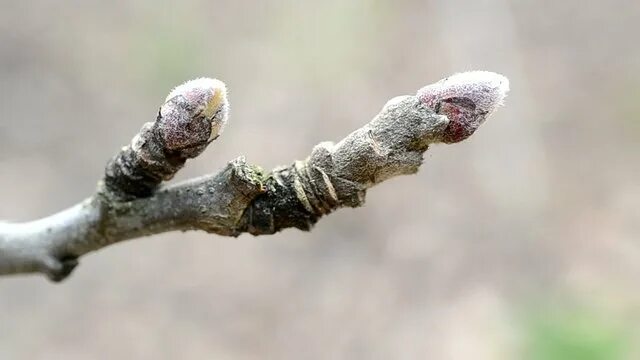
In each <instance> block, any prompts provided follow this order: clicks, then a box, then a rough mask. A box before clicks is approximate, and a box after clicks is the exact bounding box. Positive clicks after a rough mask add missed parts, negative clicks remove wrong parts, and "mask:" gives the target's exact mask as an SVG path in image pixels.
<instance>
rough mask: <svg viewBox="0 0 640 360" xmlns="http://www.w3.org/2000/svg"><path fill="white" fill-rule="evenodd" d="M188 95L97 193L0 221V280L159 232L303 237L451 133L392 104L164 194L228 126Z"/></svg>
mask: <svg viewBox="0 0 640 360" xmlns="http://www.w3.org/2000/svg"><path fill="white" fill-rule="evenodd" d="M199 90H202V89H199ZM205 90H207V89H205ZM214 93H215V92H214ZM198 94H200V93H198ZM191 95H192V94H191ZM191 95H189V94H187V95H185V96H184V97H180V96H178V97H177V98H176V97H174V98H171V99H168V100H167V102H166V103H165V105H163V109H164V108H165V107H169V108H170V110H171V111H172V112H167V111H163V110H162V109H161V111H160V114H159V116H158V119H157V120H156V122H155V123H148V124H145V126H144V127H143V128H142V130H141V132H140V133H139V134H138V135H136V137H135V138H134V139H133V141H132V144H131V145H129V146H127V147H125V148H123V149H122V150H121V151H120V152H119V153H118V154H117V155H116V156H115V157H114V159H113V160H112V161H110V162H109V163H108V165H107V168H106V172H105V178H104V179H103V180H102V181H101V182H100V183H99V185H98V190H97V192H96V194H95V195H93V196H92V197H90V198H88V199H86V200H85V201H83V202H81V203H80V204H78V205H76V206H73V207H71V208H69V209H67V210H64V211H62V212H60V213H58V214H55V215H52V216H50V217H47V218H44V219H41V220H36V221H33V222H27V223H22V224H9V223H0V275H7V274H20V273H36V272H40V273H43V274H46V275H47V276H48V277H49V278H50V279H51V280H54V281H60V280H62V279H64V278H65V277H66V276H68V275H69V273H70V272H71V271H72V270H73V269H74V267H75V266H76V265H77V264H78V258H79V257H80V256H82V255H84V254H87V253H89V252H91V251H95V250H98V249H100V248H103V247H105V246H108V245H110V244H113V243H117V242H119V241H123V240H128V239H133V238H138V237H142V236H147V235H152V234H157V233H162V232H166V231H174V230H182V231H186V230H203V231H206V232H210V233H215V234H219V235H225V236H238V235H239V234H241V233H244V232H248V233H251V234H253V235H264V234H273V233H275V232H278V231H280V230H282V229H285V228H290V227H295V228H298V229H301V230H310V229H311V227H312V226H313V224H314V223H316V222H317V221H318V219H320V217H322V216H323V215H325V214H329V213H330V212H332V211H334V210H335V209H338V208H340V207H358V206H361V205H362V204H363V203H364V199H365V194H366V190H367V189H368V188H370V187H371V186H373V185H375V184H377V183H379V182H382V181H384V180H386V179H389V178H391V177H393V176H397V175H403V174H412V173H415V172H416V171H417V170H418V167H419V166H420V164H421V163H422V158H423V153H424V152H425V151H426V150H427V149H428V147H429V145H430V144H432V143H437V142H443V141H444V140H445V139H450V132H451V131H452V129H453V127H452V125H454V124H452V121H451V120H450V116H449V117H447V116H444V115H440V114H438V113H436V112H435V111H434V109H433V107H432V106H430V105H429V104H428V103H426V102H425V101H422V100H421V98H420V96H402V97H397V98H394V99H392V100H391V101H389V102H388V103H387V104H386V105H385V106H384V108H383V109H382V111H381V112H380V113H379V114H378V115H377V116H376V117H375V118H374V119H373V120H372V121H371V122H370V123H368V124H366V125H365V126H363V127H362V128H360V129H357V130H356V131H354V132H352V133H351V134H349V135H348V136H347V137H345V138H344V139H343V140H341V141H340V142H338V143H336V144H333V143H330V142H323V143H320V144H318V145H317V146H315V147H314V148H313V150H312V152H311V154H310V156H309V157H308V158H307V159H306V160H303V161H296V162H294V163H293V164H291V165H289V166H286V167H281V168H277V169H274V170H273V171H271V172H269V173H264V172H263V171H262V170H261V169H260V168H259V167H256V166H252V165H248V164H246V162H245V160H244V158H242V157H241V158H238V159H236V160H234V161H232V162H230V163H229V164H228V165H227V166H226V167H225V168H224V169H223V170H222V171H220V172H219V173H217V174H215V175H208V176H204V177H202V178H198V179H194V180H191V181H188V182H185V183H181V184H177V185H172V186H166V187H162V186H160V183H161V181H163V180H166V179H169V178H171V177H172V176H173V174H175V172H176V171H178V170H179V169H180V167H182V165H183V164H184V162H185V161H186V159H188V158H191V157H195V156H197V155H198V154H200V153H201V152H202V151H203V150H204V148H205V147H206V146H207V145H208V144H209V143H210V142H211V141H212V140H213V139H215V137H216V136H217V132H218V131H219V128H216V127H215V125H216V124H218V123H220V122H222V123H223V122H224V120H226V118H222V117H226V109H227V106H228V105H227V103H226V98H225V101H222V102H216V103H215V106H216V108H215V109H210V107H211V104H212V102H211V98H206V99H204V100H202V99H200V98H198V99H195V98H194V97H193V96H191ZM454 95H455V94H454ZM190 96H191V97H190ZM194 99H195V100H194ZM500 100H501V99H500ZM203 104H204V105H203ZM200 105H202V106H200ZM203 109H205V111H203ZM214 110H215V111H214ZM436 110H437V109H436ZM216 117H218V118H216ZM482 120H483V119H482ZM453 130H455V129H453ZM213 132H216V134H213ZM214 135H215V136H214Z"/></svg>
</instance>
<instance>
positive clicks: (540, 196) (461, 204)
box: [0, 0, 640, 360]
mask: <svg viewBox="0 0 640 360" xmlns="http://www.w3.org/2000/svg"><path fill="white" fill-rule="evenodd" d="M1 5H2V6H1V8H2V10H1V11H0V111H1V113H0V218H1V219H5V220H13V221H20V220H29V219H34V218H37V217H41V216H45V215H47V214H50V213H52V212H54V211H57V210H60V209H62V208H65V207H67V206H70V205H72V204H74V203H76V202H77V201H79V200H81V199H83V198H84V197H86V196H88V195H89V194H91V193H92V192H93V191H94V189H95V185H96V182H97V180H98V179H99V178H100V177H101V175H102V173H103V169H104V165H105V163H106V161H107V159H109V158H110V157H111V156H112V155H113V154H114V153H115V152H116V151H117V150H118V149H119V148H120V146H122V145H124V144H126V143H128V142H129V140H130V139H131V137H132V136H133V135H134V134H135V133H136V132H137V131H138V130H139V128H140V127H141V125H142V124H143V123H144V122H146V121H152V120H154V118H155V115H156V111H157V108H158V107H159V106H160V105H161V102H162V100H163V99H164V97H165V96H166V94H167V93H168V91H169V90H170V89H171V88H172V87H173V86H175V85H177V84H179V83H181V82H182V81H185V80H188V79H191V78H194V77H199V76H211V77H218V78H220V79H222V80H224V81H225V82H226V83H227V85H228V87H229V89H230V96H231V98H230V99H231V104H232V112H231V120H230V123H229V125H228V127H227V129H226V131H225V133H224V134H223V136H222V137H221V138H220V139H219V140H218V141H216V142H215V143H214V144H213V145H212V146H211V147H210V148H209V149H208V150H207V151H206V153H204V154H203V155H202V156H200V157H199V158H198V159H196V160H193V161H190V162H189V163H188V166H187V167H186V168H185V169H184V170H183V171H182V172H181V173H180V175H179V176H178V179H177V180H180V179H185V178H189V177H193V176H197V175H200V174H204V173H210V172H214V171H216V170H217V169H220V168H222V167H223V166H224V165H225V163H226V162H227V161H229V160H231V159H233V158H235V157H237V156H239V155H246V157H247V159H248V160H249V161H250V162H253V163H257V164H261V165H263V166H264V167H265V168H271V167H273V166H276V165H280V164H288V163H290V162H291V161H293V160H294V159H302V158H304V157H306V155H307V154H308V153H309V151H310V149H311V148H312V147H313V146H314V145H315V144H316V143H318V142H320V141H324V140H334V141H335V140H339V139H341V138H342V137H343V136H344V135H346V134H347V133H349V132H350V131H352V130H354V129H356V128H358V127H360V126H361V125H363V124H365V123H366V122H368V121H369V120H370V118H371V117H372V116H374V115H375V114H376V113H377V112H378V111H379V109H380V108H381V107H382V105H383V104H384V103H385V102H386V101H387V100H388V99H389V98H391V97H394V96H396V95H401V94H407V93H414V92H415V91H416V90H417V89H418V88H420V87H422V86H424V85H426V84H429V83H431V82H434V81H437V80H439V79H440V78H443V77H445V76H447V75H449V74H451V73H454V72H458V71H464V70H474V69H482V70H492V71H496V72H500V73H503V74H505V75H506V76H508V77H509V78H510V79H511V93H510V95H509V97H508V99H507V106H506V107H504V108H502V109H500V110H499V111H498V112H497V113H496V114H495V116H494V117H492V118H491V119H490V121H488V122H487V123H486V124H485V125H484V126H483V127H482V128H481V129H480V130H479V131H478V132H477V133H476V134H475V135H474V136H473V137H472V138H471V139H469V140H468V141H465V142H464V143H461V144H457V145H452V146H446V145H440V146H434V147H433V148H432V149H430V151H429V152H428V153H427V154H426V157H425V164H424V166H423V167H422V169H421V171H420V172H419V173H418V174H417V175H415V176H406V177H402V178H396V179H393V180H391V181H388V182H385V183H384V184H381V185H380V186H378V187H376V188H374V189H372V190H371V191H370V192H369V194H368V198H367V204H366V206H364V207H363V208H359V209H345V210H340V211H338V212H337V213H334V214H333V215H331V216H329V217H327V218H325V219H323V220H321V221H320V222H319V223H318V224H317V226H316V227H315V228H314V230H313V231H312V232H310V233H305V232H300V231H297V230H288V231H285V232H283V233H280V234H277V235H275V236H269V237H259V238H256V237H252V236H249V235H243V236H241V237H239V238H237V239H234V238H223V237H217V236H207V235H205V234H202V233H185V234H182V233H170V234H164V235H162V236H154V237H151V238H146V239H140V240H136V241H131V242H127V243H123V244H119V245H116V246H113V247H109V248H106V249H104V250H102V251H100V252H98V253H95V254H92V255H89V256H86V257H84V258H82V264H81V266H80V267H79V268H78V269H77V270H76V272H75V273H74V274H73V275H72V277H71V278H70V279H68V281H66V282H64V283H62V284H61V285H52V284H51V283H49V282H47V281H45V280H44V279H43V278H41V277H14V278H3V279H1V280H0V359H111V358H125V359H126V358H131V359H133V358H136V359H177V358H180V359H425V358H429V359H594V360H595V359H638V358H640V156H639V152H640V47H638V46H637V41H638V36H639V34H640V2H637V1H606V2H605V1H579V0H567V1H553V0H544V1H517V0H513V1H508V0H476V1H462V0H429V1H421V0H394V1H391V0H386V1H382V0H378V1H367V0H353V1H343V0H325V1H294V0H289V1H245V0H242V1H204V0H189V1H181V2H165V1H155V0H153V1H152V0H145V1H135V2H133V1H132V2H128V1H98V0H83V1H80V0H77V1H66V2H59V1H46V0H34V1H8V0H7V1H2V4H1Z"/></svg>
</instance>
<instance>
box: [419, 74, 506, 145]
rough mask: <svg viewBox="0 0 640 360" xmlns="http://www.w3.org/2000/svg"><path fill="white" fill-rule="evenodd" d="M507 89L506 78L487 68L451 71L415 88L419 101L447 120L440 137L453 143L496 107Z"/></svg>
mask: <svg viewBox="0 0 640 360" xmlns="http://www.w3.org/2000/svg"><path fill="white" fill-rule="evenodd" d="M508 91H509V80H508V79H507V78H506V77H505V76H503V75H500V74H496V73H494V72H490V71H469V72H463V73H458V74H454V75H452V76H450V77H448V78H445V79H442V80H440V81H438V82H436V83H433V84H431V85H427V86H425V87H423V88H422V89H420V90H418V93H417V96H418V98H419V99H420V101H421V102H422V103H424V104H425V105H427V106H428V107H429V108H431V109H432V110H433V111H435V112H436V113H438V114H442V115H445V116H447V118H448V119H449V121H450V123H449V126H448V128H447V130H446V131H445V133H444V136H443V139H442V141H443V142H445V143H456V142H459V141H462V140H464V139H466V138H468V137H469V136H471V135H472V134H473V133H474V132H475V131H476V130H477V129H478V127H479V126H480V125H481V124H482V123H483V122H484V121H485V120H486V119H487V117H489V116H490V115H491V114H492V113H493V112H494V111H495V110H496V109H497V108H498V107H500V106H501V105H503V102H504V98H505V97H506V95H507V92H508Z"/></svg>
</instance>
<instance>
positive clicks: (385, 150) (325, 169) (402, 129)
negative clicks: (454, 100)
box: [238, 96, 449, 235]
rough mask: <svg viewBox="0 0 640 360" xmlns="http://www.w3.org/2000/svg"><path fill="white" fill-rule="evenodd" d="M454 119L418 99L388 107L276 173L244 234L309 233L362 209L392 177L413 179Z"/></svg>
mask: <svg viewBox="0 0 640 360" xmlns="http://www.w3.org/2000/svg"><path fill="white" fill-rule="evenodd" d="M448 124H449V120H448V119H447V118H446V117H445V116H441V115H438V114H436V113H435V112H434V111H433V110H431V109H430V108H429V107H428V106H427V105H426V104H424V103H423V102H421V101H420V100H419V99H418V98H416V97H415V96H403V97H398V98H395V99H393V100H392V101H390V102H388V103H387V105H385V107H384V108H383V109H382V111H381V112H380V114H378V116H376V117H375V118H374V119H373V120H372V121H371V122H370V123H369V124H367V125H365V126H364V127H362V128H360V129H358V130H356V131H354V132H352V133H351V134H349V135H348V136H347V137H346V138H344V139H343V140H342V141H340V142H339V143H337V144H333V143H330V142H324V143H321V144H319V145H317V146H316V147H315V148H314V149H313V151H312V153H311V156H309V157H308V158H307V159H306V160H304V161H296V162H294V163H293V164H292V165H290V166H288V167H284V168H280V169H276V170H274V171H273V172H272V173H271V174H270V175H269V176H268V178H267V179H266V181H265V188H266V192H265V193H264V194H262V195H260V196H258V197H257V198H256V200H255V201H254V202H253V203H252V204H251V205H250V207H249V208H247V210H246V211H245V213H244V216H243V218H242V222H241V224H240V227H239V229H238V231H239V232H243V231H247V232H249V233H251V234H254V235H262V234H273V233H275V232H277V231H280V230H282V229H285V228H288V227H295V228H298V229H301V230H310V229H311V227H312V225H313V224H315V223H316V222H317V221H318V219H319V218H320V217H322V216H323V215H326V214H329V213H330V212H332V211H333V210H335V209H338V208H340V207H345V206H346V207H358V206H361V205H362V204H363V203H364V200H365V194H366V190H367V189H368V188H370V187H371V186H373V185H375V184H377V183H379V182H381V181H384V180H386V179H388V178H391V177H393V176H397V175H403V174H413V173H415V172H416V171H418V167H419V166H420V164H422V159H423V153H424V152H425V151H426V150H427V148H428V147H429V144H431V143H433V142H438V141H439V140H440V139H441V137H442V136H443V135H444V131H445V130H446V129H447V125H448Z"/></svg>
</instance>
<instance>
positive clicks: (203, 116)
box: [160, 78, 229, 149]
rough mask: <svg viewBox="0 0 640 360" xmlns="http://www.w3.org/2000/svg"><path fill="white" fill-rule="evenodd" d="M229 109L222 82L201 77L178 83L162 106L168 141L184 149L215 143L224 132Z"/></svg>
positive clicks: (177, 147) (175, 147)
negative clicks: (204, 143)
mask: <svg viewBox="0 0 640 360" xmlns="http://www.w3.org/2000/svg"><path fill="white" fill-rule="evenodd" d="M228 112H229V103H228V101H227V88H226V86H225V84H224V83H223V82H222V81H220V80H217V79H209V78H200V79H195V80H191V81H187V82H186V83H184V84H182V85H179V86H177V87H176V88H175V89H173V90H172V91H171V92H170V93H169V95H168V96H167V98H166V100H165V103H164V105H162V107H161V108H160V121H162V125H163V127H164V128H165V131H164V137H165V144H166V145H167V147H168V148H170V149H180V148H184V147H189V146H192V145H193V144H194V143H198V144H201V143H202V142H203V141H205V142H211V141H212V140H214V139H215V138H217V137H218V136H219V135H220V134H221V133H222V130H223V128H224V125H225V123H226V122H227V116H228ZM205 133H206V134H205Z"/></svg>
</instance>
